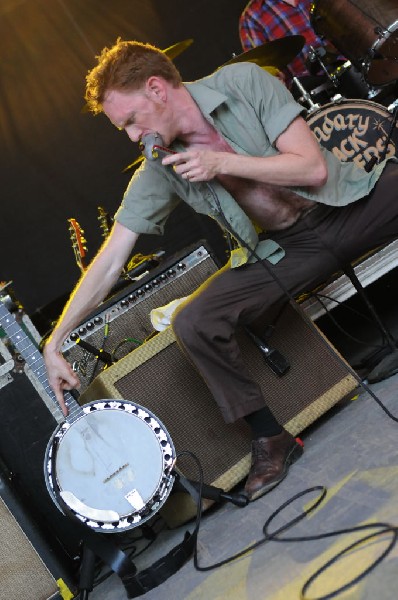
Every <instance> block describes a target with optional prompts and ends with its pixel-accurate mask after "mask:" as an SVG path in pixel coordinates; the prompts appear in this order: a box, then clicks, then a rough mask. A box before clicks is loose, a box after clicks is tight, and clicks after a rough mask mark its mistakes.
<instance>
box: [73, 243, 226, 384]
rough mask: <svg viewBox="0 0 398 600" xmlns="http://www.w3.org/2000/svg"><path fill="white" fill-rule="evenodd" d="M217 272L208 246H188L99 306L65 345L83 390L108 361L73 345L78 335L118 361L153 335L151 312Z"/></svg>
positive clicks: (191, 289)
mask: <svg viewBox="0 0 398 600" xmlns="http://www.w3.org/2000/svg"><path fill="white" fill-rule="evenodd" d="M217 270H218V266H217V264H216V262H215V261H214V259H213V257H212V255H211V254H210V252H209V250H208V249H207V248H206V246H205V244H204V243H201V245H199V246H198V245H196V246H194V247H190V248H186V249H185V250H184V251H183V252H181V253H180V254H179V255H174V256H173V257H171V258H170V259H168V260H167V261H164V262H163V263H162V264H161V265H159V266H158V267H156V268H155V269H153V270H151V271H150V273H148V274H146V275H145V276H144V277H142V278H140V279H139V281H135V282H134V283H132V284H131V285H129V286H127V287H126V288H125V289H124V290H122V291H121V292H119V293H118V294H116V295H114V296H113V297H111V298H110V299H109V300H107V301H105V302H104V303H103V304H101V305H100V306H99V307H98V309H97V310H96V311H95V312H93V313H92V314H91V315H90V316H89V317H88V318H87V319H86V320H85V321H84V322H83V323H81V324H80V325H79V327H77V328H76V329H75V330H74V331H72V332H71V334H70V335H69V337H68V338H67V339H66V340H65V341H64V343H63V345H62V353H63V355H64V357H65V358H66V360H67V361H68V362H69V363H70V364H71V365H72V367H73V369H74V370H75V371H76V372H77V373H78V375H79V378H80V381H81V388H80V389H81V391H84V389H86V388H87V386H88V385H89V384H90V383H91V382H92V381H93V379H94V378H95V377H96V375H98V374H99V373H100V372H101V371H102V370H103V368H104V363H103V362H101V361H100V360H98V359H97V358H96V357H95V356H94V355H93V354H91V353H89V352H87V350H84V349H83V348H82V347H81V346H79V345H77V344H76V343H75V340H76V339H77V338H78V337H80V338H81V339H82V340H84V341H86V342H88V343H89V344H91V345H92V346H94V347H95V348H96V349H97V350H99V349H103V350H105V351H106V352H108V353H109V354H111V355H112V358H113V360H114V362H117V361H118V360H119V359H120V358H122V357H123V356H125V355H126V354H128V353H129V352H131V350H132V349H134V348H135V347H137V346H138V345H139V344H140V342H143V341H144V340H145V339H146V338H147V337H148V336H150V335H152V334H153V327H152V324H151V321H150V316H149V315H150V312H151V310H152V309H154V308H157V307H159V306H163V305H165V304H168V303H169V302H171V301H172V300H174V299H176V298H181V297H183V296H188V295H189V294H192V293H193V292H194V291H195V290H196V289H197V288H198V287H199V286H200V285H201V284H202V283H203V282H204V281H206V279H207V278H208V277H210V275H212V274H213V273H215V272H216V271H217Z"/></svg>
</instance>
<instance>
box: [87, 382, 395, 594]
mask: <svg viewBox="0 0 398 600" xmlns="http://www.w3.org/2000/svg"><path fill="white" fill-rule="evenodd" d="M371 389H372V390H373V392H374V393H375V394H377V396H378V398H379V399H380V400H381V402H383V404H385V406H386V407H387V408H388V409H389V410H390V411H391V412H392V413H393V414H395V415H397V416H398V375H394V376H392V377H390V378H388V379H386V380H384V381H382V382H379V383H377V384H373V385H372V386H371ZM301 437H302V439H303V441H304V444H305V452H304V454H303V456H302V457H301V459H300V460H299V461H298V462H297V463H295V464H294V465H293V466H292V468H291V469H290V472H289V475H288V477H287V478H286V479H285V480H284V481H283V482H282V483H281V484H280V485H279V486H278V487H277V488H276V489H274V490H273V491H271V492H270V493H269V494H268V495H266V496H263V497H262V498H260V499H258V500H257V501H255V502H253V503H251V504H250V505H248V506H247V507H245V508H237V507H235V506H234V505H232V504H230V503H226V504H223V505H219V506H217V507H216V508H215V509H211V510H209V511H207V512H206V513H205V514H204V515H203V519H202V524H201V528H200V532H199V542H198V548H199V565H201V566H207V565H211V564H213V563H216V562H219V561H221V560H223V559H225V558H227V557H228V556H230V555H232V554H234V553H237V552H238V551H240V550H242V549H244V548H247V547H249V546H250V545H251V544H253V543H254V542H256V541H258V540H261V539H263V533H262V529H263V525H264V523H265V521H266V520H267V518H268V517H269V516H270V515H271V514H272V513H273V511H275V510H276V509H277V508H278V507H279V506H280V505H282V504H283V503H284V502H286V501H287V500H289V499H290V498H291V497H293V496H294V495H295V494H297V493H299V492H302V491H304V490H306V489H308V488H311V487H313V486H325V487H326V488H327V495H326V498H325V500H324V501H323V502H322V504H321V505H320V506H319V507H318V508H317V509H316V510H315V511H314V512H313V513H312V514H311V515H310V516H308V517H306V518H305V519H304V520H302V521H301V522H300V523H298V524H297V525H295V526H294V527H293V528H291V529H290V530H289V531H288V532H286V534H285V535H289V536H297V537H299V536H312V535H318V534H320V533H326V532H331V531H337V530H342V529H345V528H352V527H355V526H358V525H361V524H365V523H374V522H381V521H382V522H387V523H389V524H391V525H392V526H395V527H396V526H398V510H397V502H398V444H397V440H398V424H397V423H395V422H394V421H393V420H391V419H390V418H389V417H388V416H387V415H386V414H385V412H383V410H382V409H381V408H380V407H379V406H378V404H377V403H376V402H375V400H374V399H372V397H371V396H370V395H369V394H368V393H366V392H365V391H363V390H362V389H359V391H358V396H357V397H356V398H355V399H353V400H343V401H342V402H340V403H339V404H338V405H337V406H336V407H334V408H333V409H332V410H331V411H329V412H328V413H327V414H326V415H325V416H324V417H323V418H322V419H320V420H318V421H317V423H316V424H315V425H313V426H312V427H311V428H310V429H308V430H307V431H305V432H304V433H303V434H302V436H301ZM317 493H318V492H313V493H311V494H308V495H305V496H303V497H302V499H301V500H300V501H296V502H295V503H294V504H292V505H290V506H289V507H288V508H287V509H286V510H285V511H284V512H283V514H282V515H280V517H279V518H278V519H277V521H276V522H275V528H278V527H280V526H281V525H282V524H284V523H286V522H287V521H289V520H290V519H292V518H294V517H295V516H297V515H298V514H299V513H300V512H301V510H302V509H303V507H305V508H308V507H309V506H310V504H311V501H312V500H313V499H314V498H315V497H316V495H317ZM187 529H189V530H192V529H193V526H192V524H188V525H182V526H180V527H179V528H178V529H174V530H171V529H167V528H166V529H163V530H162V531H161V533H159V535H158V537H157V539H156V540H155V541H154V542H153V544H152V545H151V546H150V548H148V549H147V550H146V551H145V552H144V553H143V554H142V555H141V556H140V557H137V559H135V558H133V560H134V563H135V564H136V566H137V567H138V569H139V570H141V569H142V568H145V567H147V566H150V565H151V564H152V563H153V562H155V561H156V560H157V559H158V558H160V557H161V556H163V555H164V554H166V552H167V551H168V550H169V549H171V548H172V547H173V546H175V545H176V544H178V543H179V542H180V541H181V540H182V538H183V534H184V532H185V531H186V530H187ZM372 531H374V530H372ZM372 531H364V532H362V533H361V534H360V535H358V534H354V533H344V534H341V535H338V536H336V537H330V538H325V539H320V540H316V541H301V542H284V543H281V542H277V541H270V542H267V543H265V544H262V545H260V546H259V547H257V548H256V549H254V550H252V551H250V552H249V553H248V554H247V555H245V556H244V557H242V558H240V559H238V560H235V561H233V562H232V563H230V564H228V565H226V566H223V567H219V568H216V569H213V570H210V571H206V572H199V571H198V570H196V569H195V566H194V563H193V560H192V559H190V560H189V561H188V562H187V563H186V564H185V565H184V566H183V567H182V568H181V569H180V570H179V571H177V572H176V573H175V574H174V575H172V576H171V577H170V578H169V579H167V580H166V581H165V582H164V583H163V584H161V585H160V586H158V587H156V588H154V589H153V590H151V591H149V592H147V593H146V594H144V595H142V596H140V597H142V598H145V600H158V599H159V598H167V599H173V600H224V599H228V600H258V599H261V600H264V599H266V600H296V599H297V600H299V599H300V593H301V590H302V588H303V585H304V584H305V582H306V581H307V580H308V578H310V577H311V575H312V574H314V573H315V572H316V571H317V570H318V569H319V568H320V567H321V566H322V565H324V564H325V563H326V562H327V561H328V560H329V559H330V558H331V557H332V556H334V555H335V554H337V553H338V552H339V551H341V550H342V549H343V548H346V547H348V546H349V545H350V544H351V543H353V542H354V541H356V540H358V539H359V537H364V536H365V535H369V534H370V533H372ZM391 539H392V534H384V535H383V536H381V537H379V538H375V539H372V540H370V541H368V542H367V543H363V544H361V545H359V546H357V547H355V548H354V549H353V550H352V551H351V552H348V553H347V554H346V555H345V557H344V558H343V559H342V560H340V561H339V562H337V563H335V564H334V565H332V566H331V568H330V569H328V570H326V571H325V572H324V574H323V575H322V576H321V577H320V579H319V580H316V581H315V582H314V584H313V585H312V586H311V587H310V588H309V589H308V593H307V595H306V596H305V598H311V599H315V598H320V597H323V596H328V595H329V594H330V593H332V592H333V591H334V590H335V589H336V588H339V587H341V586H342V585H344V584H345V583H347V582H348V581H350V580H351V579H352V578H353V577H356V576H357V575H358V574H359V573H360V572H361V571H363V570H364V569H366V568H367V567H368V566H369V565H370V564H371V562H373V561H374V560H375V559H376V558H377V557H379V556H380V555H381V554H382V553H383V551H384V550H386V548H387V547H388V545H389V543H390V541H391ZM397 587H398V546H397V547H395V548H393V549H392V551H391V552H390V553H389V554H388V556H387V557H386V558H385V559H384V560H383V561H382V562H381V563H380V564H378V566H377V567H376V568H375V569H374V570H373V571H372V572H371V573H369V574H368V575H366V576H365V577H364V578H363V579H362V580H361V581H360V582H359V583H358V584H357V585H355V586H354V587H352V588H350V589H349V590H347V591H345V592H344V593H342V594H339V595H338V596H337V597H338V598H342V599H344V600H375V599H376V598H377V600H391V599H392V598H396V597H397ZM89 597H90V599H92V600H123V599H124V598H127V594H126V591H125V588H124V586H123V584H122V583H121V580H120V579H119V577H118V576H117V575H115V574H112V575H111V576H110V577H108V578H107V579H105V580H104V581H103V582H102V583H100V584H99V585H96V587H95V588H94V590H93V591H92V592H91V593H90V594H89Z"/></svg>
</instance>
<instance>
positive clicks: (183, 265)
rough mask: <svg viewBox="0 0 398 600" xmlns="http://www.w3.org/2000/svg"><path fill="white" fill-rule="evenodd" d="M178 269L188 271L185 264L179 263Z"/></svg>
mask: <svg viewBox="0 0 398 600" xmlns="http://www.w3.org/2000/svg"><path fill="white" fill-rule="evenodd" d="M177 269H178V270H179V271H183V270H184V269H186V265H185V264H184V263H178V265H177Z"/></svg>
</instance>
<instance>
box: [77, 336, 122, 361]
mask: <svg viewBox="0 0 398 600" xmlns="http://www.w3.org/2000/svg"><path fill="white" fill-rule="evenodd" d="M75 342H76V344H78V345H79V346H81V347H82V348H84V349H85V350H87V352H90V354H93V355H94V356H95V358H98V360H102V362H104V363H105V364H106V365H108V366H109V365H113V359H112V356H111V355H110V354H109V352H105V350H102V348H95V346H92V345H91V344H89V343H88V342H86V341H84V340H82V339H81V338H79V337H78V338H77V339H76V340H75Z"/></svg>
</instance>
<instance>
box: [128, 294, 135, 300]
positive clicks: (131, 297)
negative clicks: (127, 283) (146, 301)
mask: <svg viewBox="0 0 398 600" xmlns="http://www.w3.org/2000/svg"><path fill="white" fill-rule="evenodd" d="M136 298H137V296H136V295H135V294H130V296H129V300H130V302H133V301H134V300H136Z"/></svg>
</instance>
